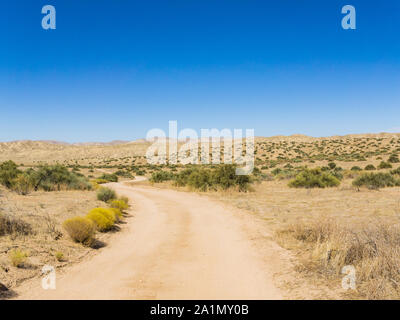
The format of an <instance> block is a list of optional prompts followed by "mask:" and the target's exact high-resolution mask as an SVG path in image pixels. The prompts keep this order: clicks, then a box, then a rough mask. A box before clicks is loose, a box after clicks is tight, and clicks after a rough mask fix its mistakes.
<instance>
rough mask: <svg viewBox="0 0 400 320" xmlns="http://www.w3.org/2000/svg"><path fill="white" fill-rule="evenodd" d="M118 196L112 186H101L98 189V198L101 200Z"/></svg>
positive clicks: (106, 200) (108, 199) (105, 200)
mask: <svg viewBox="0 0 400 320" xmlns="http://www.w3.org/2000/svg"><path fill="white" fill-rule="evenodd" d="M116 198H117V195H116V193H115V191H114V190H112V189H110V188H105V187H101V188H100V189H98V190H97V199H98V200H100V201H104V202H108V201H110V200H114V199H116Z"/></svg>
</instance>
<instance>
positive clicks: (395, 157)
mask: <svg viewBox="0 0 400 320" xmlns="http://www.w3.org/2000/svg"><path fill="white" fill-rule="evenodd" d="M388 162H390V163H399V162H400V160H399V156H398V155H397V154H392V155H390V157H389V159H388Z"/></svg>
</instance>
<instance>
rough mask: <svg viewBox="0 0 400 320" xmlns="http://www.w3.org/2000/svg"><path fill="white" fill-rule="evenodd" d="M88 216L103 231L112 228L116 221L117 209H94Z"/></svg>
mask: <svg viewBox="0 0 400 320" xmlns="http://www.w3.org/2000/svg"><path fill="white" fill-rule="evenodd" d="M86 217H87V218H88V219H90V220H92V221H93V222H94V224H95V225H96V228H97V230H99V231H101V232H105V231H108V230H110V229H111V228H112V227H113V226H114V224H115V221H116V215H115V211H114V210H111V209H106V208H95V209H92V210H90V212H89V213H88V215H87V216H86Z"/></svg>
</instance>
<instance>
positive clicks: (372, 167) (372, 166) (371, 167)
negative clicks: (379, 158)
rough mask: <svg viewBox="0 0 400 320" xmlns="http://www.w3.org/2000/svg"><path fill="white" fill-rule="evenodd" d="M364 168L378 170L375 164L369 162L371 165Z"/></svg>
mask: <svg viewBox="0 0 400 320" xmlns="http://www.w3.org/2000/svg"><path fill="white" fill-rule="evenodd" d="M364 170H369V171H371V170H376V168H375V166H374V165H373V164H369V165H367V166H366V167H365V168H364Z"/></svg>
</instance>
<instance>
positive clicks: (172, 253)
mask: <svg viewBox="0 0 400 320" xmlns="http://www.w3.org/2000/svg"><path fill="white" fill-rule="evenodd" d="M110 186H111V187H112V188H114V189H115V190H116V191H117V192H118V194H120V195H125V196H127V197H129V198H130V200H131V203H132V206H133V208H132V211H131V213H132V216H133V217H131V218H128V219H127V224H126V225H124V227H123V228H122V231H121V232H120V233H119V234H118V235H116V236H115V237H114V238H113V241H111V242H110V243H109V244H108V245H107V246H106V247H105V248H102V249H100V252H99V253H98V254H97V255H95V256H93V257H92V258H90V259H88V260H86V261H82V262H81V263H79V264H76V265H73V266H71V267H67V268H65V270H64V271H63V272H62V274H60V275H58V276H57V288H56V289H55V290H44V289H42V288H41V285H40V280H39V279H35V280H33V281H30V282H29V283H26V284H25V285H23V286H21V287H20V288H17V289H16V290H15V291H16V293H17V296H16V298H17V299H281V298H282V295H281V292H280V291H279V289H277V287H275V285H274V283H273V275H272V273H271V272H270V271H268V268H266V265H265V259H263V257H262V256H260V252H257V250H255V248H254V246H252V243H251V239H250V238H251V235H249V234H248V233H246V232H245V231H244V230H243V228H242V225H241V218H238V216H237V215H235V214H233V213H232V211H231V210H230V209H229V208H228V207H226V206H223V205H222V204H219V203H218V202H216V201H213V200H210V199H208V198H206V197H204V196H200V195H197V194H194V193H187V192H178V191H174V190H165V189H158V188H153V187H149V186H140V185H137V186H135V185H126V184H123V183H115V184H111V185H110Z"/></svg>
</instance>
